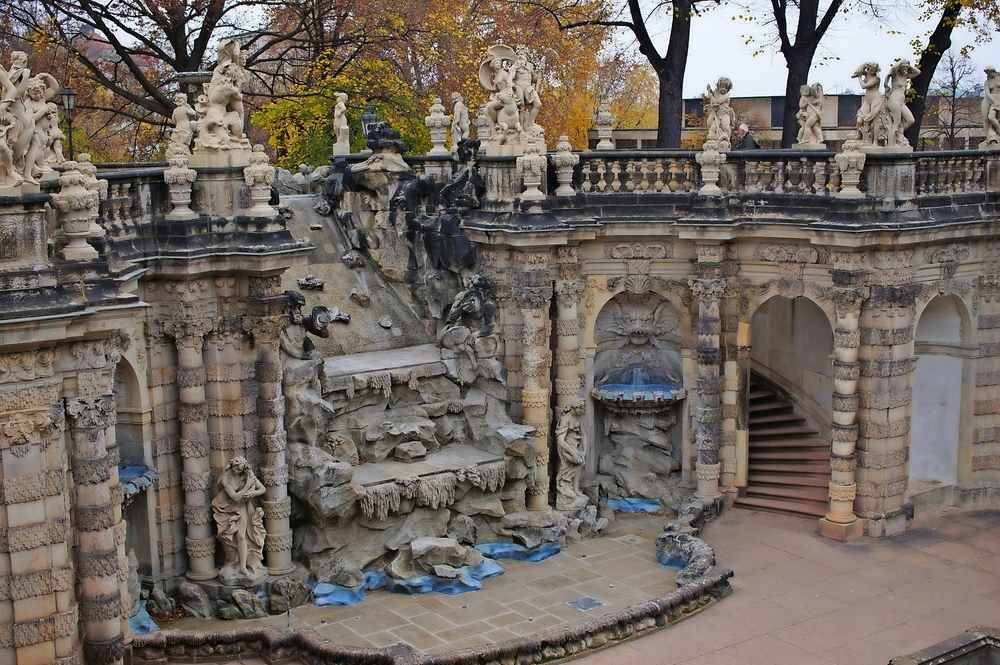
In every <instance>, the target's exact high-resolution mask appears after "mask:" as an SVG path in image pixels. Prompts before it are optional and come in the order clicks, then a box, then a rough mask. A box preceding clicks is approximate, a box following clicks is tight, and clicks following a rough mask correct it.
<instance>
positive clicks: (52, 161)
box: [45, 102, 66, 166]
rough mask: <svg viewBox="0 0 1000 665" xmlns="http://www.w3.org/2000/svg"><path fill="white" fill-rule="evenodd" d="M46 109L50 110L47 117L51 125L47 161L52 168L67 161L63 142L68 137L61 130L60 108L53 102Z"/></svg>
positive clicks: (46, 154) (46, 153)
mask: <svg viewBox="0 0 1000 665" xmlns="http://www.w3.org/2000/svg"><path fill="white" fill-rule="evenodd" d="M46 107H47V108H48V112H47V113H46V117H47V119H48V123H49V131H48V134H49V140H48V144H49V147H48V149H47V150H46V151H45V161H46V163H47V164H49V165H50V166H55V165H60V164H62V163H63V162H64V161H66V158H65V157H64V156H63V151H62V142H63V139H65V138H66V135H65V134H63V133H62V130H61V129H59V107H58V106H56V105H55V103H53V102H49V103H48V104H46Z"/></svg>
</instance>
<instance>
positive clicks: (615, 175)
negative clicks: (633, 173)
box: [611, 159, 622, 192]
mask: <svg viewBox="0 0 1000 665" xmlns="http://www.w3.org/2000/svg"><path fill="white" fill-rule="evenodd" d="M621 172H622V165H621V162H619V161H618V160H617V159H616V160H615V161H613V162H611V189H612V190H614V191H615V192H617V191H618V190H620V189H621V188H622V181H621V178H620V177H619V176H620V175H621Z"/></svg>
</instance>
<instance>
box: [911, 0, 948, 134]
mask: <svg viewBox="0 0 1000 665" xmlns="http://www.w3.org/2000/svg"><path fill="white" fill-rule="evenodd" d="M961 12H962V3H961V0H948V3H947V4H945V6H944V11H943V12H941V19H940V20H939V21H938V24H937V27H936V28H934V32H932V33H931V36H930V37H929V38H928V39H927V46H925V47H924V50H923V51H921V52H920V59H919V60H918V61H917V69H919V70H920V74H919V75H917V76H916V77H914V78H913V80H912V81H911V83H910V91H909V94H907V96H906V105H907V106H909V107H910V111H912V112H913V118H914V120H913V124H912V125H910V127H909V129H907V130H906V132H904V134H905V135H906V139H907V140H908V141H909V142H910V145H912V146H913V148H914V150H920V149H921V147H922V146H921V145H920V124H921V121H922V120H923V116H924V112H925V111H926V110H927V90H929V89H930V87H931V81H932V80H933V79H934V71H935V70H936V69H937V66H938V63H939V62H941V58H942V57H943V56H944V52H945V51H947V50H948V49H949V48H951V31H952V30H953V29H954V28H955V22H956V20H957V19H958V15H959V14H960V13H961Z"/></svg>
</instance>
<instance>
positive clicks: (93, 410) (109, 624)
mask: <svg viewBox="0 0 1000 665" xmlns="http://www.w3.org/2000/svg"><path fill="white" fill-rule="evenodd" d="M66 416H67V419H68V421H69V429H70V437H71V441H72V446H73V448H72V453H71V455H72V456H71V458H70V465H71V469H72V471H73V483H74V485H75V488H74V495H75V497H74V499H75V500H74V506H73V511H74V515H75V522H76V529H77V534H78V542H77V557H78V559H77V560H78V573H77V582H78V584H77V589H78V593H79V603H80V619H81V621H82V622H83V625H84V633H85V635H86V637H85V638H84V641H83V656H84V661H85V662H86V663H92V664H93V665H113V664H114V663H120V662H122V656H123V652H124V646H125V636H124V634H123V633H122V593H121V590H120V589H119V586H118V585H119V576H120V574H121V563H122V559H124V545H125V522H123V521H122V519H121V505H120V502H116V501H115V497H114V496H112V487H117V486H118V467H117V466H116V465H113V464H111V463H110V462H109V460H108V450H107V440H106V437H107V435H108V429H109V428H111V427H113V426H114V424H115V398H114V395H99V396H94V397H73V398H67V399H66ZM116 503H118V505H117V506H116ZM116 508H117V510H116Z"/></svg>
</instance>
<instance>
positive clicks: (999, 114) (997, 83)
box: [979, 67, 1000, 150]
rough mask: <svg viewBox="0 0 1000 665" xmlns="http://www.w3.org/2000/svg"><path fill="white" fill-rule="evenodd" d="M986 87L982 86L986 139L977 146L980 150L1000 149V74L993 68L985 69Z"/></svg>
mask: <svg viewBox="0 0 1000 665" xmlns="http://www.w3.org/2000/svg"><path fill="white" fill-rule="evenodd" d="M984 71H985V72H986V85H984V86H983V104H982V107H983V129H984V130H985V134H986V139H985V140H984V141H983V142H982V143H980V144H979V149H980V150H986V149H989V150H995V149H997V148H1000V72H997V70H996V68H995V67H987V68H986V69H985V70H984Z"/></svg>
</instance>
